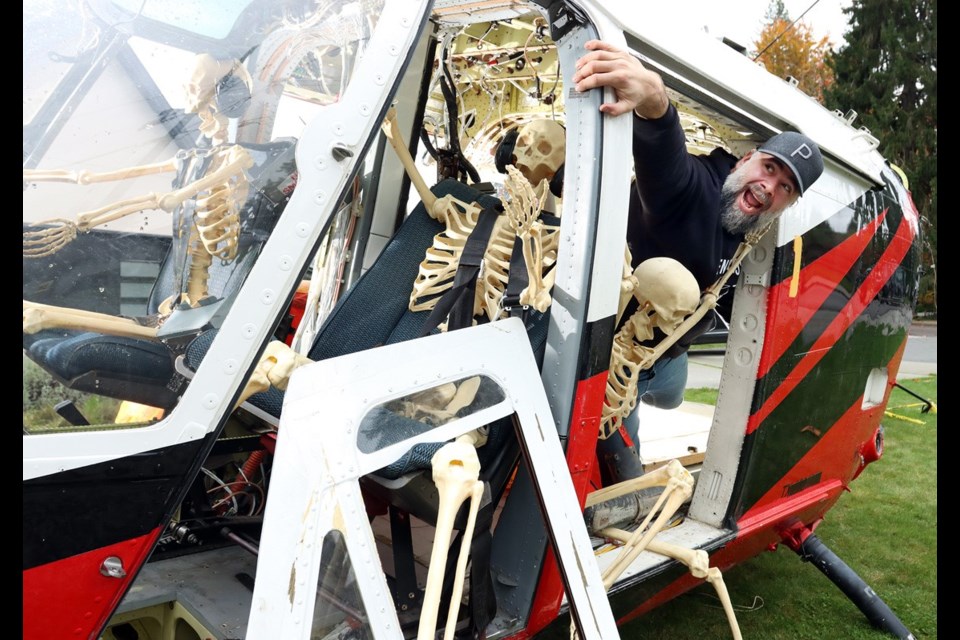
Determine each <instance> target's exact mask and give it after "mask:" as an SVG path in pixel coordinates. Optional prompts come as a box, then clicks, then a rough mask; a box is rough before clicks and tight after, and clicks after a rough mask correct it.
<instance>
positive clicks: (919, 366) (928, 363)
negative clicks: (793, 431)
mask: <svg viewBox="0 0 960 640" xmlns="http://www.w3.org/2000/svg"><path fill="white" fill-rule="evenodd" d="M722 367H723V354H722V353H719V354H718V353H717V352H697V351H691V352H690V366H689V369H688V374H687V388H688V389H701V388H714V389H715V388H717V387H718V386H719V385H720V370H721V369H722ZM936 373H937V323H936V322H915V323H913V325H911V327H910V332H909V333H908V335H907V346H906V348H905V349H904V352H903V361H902V362H901V363H900V371H899V372H898V373H897V379H898V380H907V379H910V378H920V377H924V376H929V375H936Z"/></svg>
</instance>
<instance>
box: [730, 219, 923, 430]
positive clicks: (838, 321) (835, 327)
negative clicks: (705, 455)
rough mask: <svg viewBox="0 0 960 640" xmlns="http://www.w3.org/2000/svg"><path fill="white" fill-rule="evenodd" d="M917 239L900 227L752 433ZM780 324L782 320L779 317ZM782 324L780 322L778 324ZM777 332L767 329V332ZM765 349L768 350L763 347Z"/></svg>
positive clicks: (751, 425)
mask: <svg viewBox="0 0 960 640" xmlns="http://www.w3.org/2000/svg"><path fill="white" fill-rule="evenodd" d="M913 238H914V232H913V229H912V226H911V225H909V224H901V225H900V227H899V228H898V229H897V233H896V235H895V236H894V237H893V239H892V240H891V241H890V244H889V245H888V246H887V248H886V250H884V252H883V255H882V256H881V257H880V259H879V260H878V261H877V264H876V266H875V267H874V268H873V269H872V270H871V271H870V275H868V276H867V278H866V279H865V280H864V281H863V283H862V284H861V285H860V287H859V288H858V289H857V290H856V291H855V292H854V294H853V295H852V296H851V297H850V300H849V301H848V302H847V304H846V305H844V307H843V309H841V310H840V311H839V312H838V313H837V315H836V317H834V319H833V321H832V322H831V323H830V324H829V325H828V326H827V328H826V330H825V331H824V332H823V334H821V335H820V337H819V338H817V340H816V342H814V343H813V346H811V348H810V350H809V351H808V352H807V353H806V354H804V355H803V357H802V358H801V359H800V361H799V362H798V363H797V365H796V366H795V367H794V368H793V370H792V371H791V372H790V373H789V374H788V375H787V376H786V378H785V379H784V381H783V383H782V384H781V385H780V386H779V387H777V389H776V390H774V392H773V393H771V394H770V396H769V397H768V398H767V400H766V402H764V403H763V406H761V407H760V409H758V410H757V412H756V413H754V414H753V415H752V416H750V420H749V421H748V423H747V433H748V434H749V433H753V432H754V431H755V430H756V429H757V428H758V427H759V426H760V425H761V424H762V423H763V421H764V420H766V419H767V416H769V415H770V413H771V412H772V411H773V410H774V409H776V408H777V406H778V405H779V404H780V403H781V402H782V401H783V399H784V398H786V397H787V396H788V395H790V393H791V392H792V391H793V390H794V389H795V388H796V387H797V385H798V384H800V382H801V381H802V380H803V379H804V377H805V376H806V375H807V374H808V373H810V372H811V371H812V370H813V368H814V367H815V366H816V365H817V363H818V362H820V360H821V359H823V357H824V356H825V355H826V354H827V352H828V351H830V349H831V348H832V347H833V345H834V344H835V343H836V342H837V340H839V339H840V337H842V336H843V335H844V333H846V331H847V329H849V328H850V325H851V324H852V323H853V321H854V320H856V319H857V318H858V317H859V316H860V314H861V313H863V310H864V309H866V308H867V306H868V305H869V304H870V303H871V302H872V301H873V299H874V298H875V297H876V296H877V293H879V292H880V289H882V288H883V286H884V285H885V284H886V283H887V281H888V280H889V279H890V276H892V275H893V273H894V271H896V269H897V267H899V266H900V263H901V262H902V261H903V258H904V256H905V255H906V254H907V252H908V251H910V247H911V246H912V243H913ZM767 318H768V322H769V323H773V322H774V321H775V320H774V316H773V315H772V314H769V315H768V316H767ZM776 322H777V323H779V322H780V320H779V319H778V320H776ZM778 326H779V324H778ZM771 333H774V332H773V331H769V330H768V332H767V334H768V335H770V334H771ZM764 351H766V349H764Z"/></svg>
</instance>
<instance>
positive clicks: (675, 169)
mask: <svg viewBox="0 0 960 640" xmlns="http://www.w3.org/2000/svg"><path fill="white" fill-rule="evenodd" d="M633 161H634V169H635V170H636V178H637V182H636V187H637V191H638V195H639V197H640V202H641V203H642V205H643V211H644V215H646V216H649V218H650V219H648V223H653V222H655V221H659V220H663V219H664V218H666V217H670V216H671V215H672V214H673V213H675V212H676V211H677V210H678V209H680V210H683V208H684V206H685V205H686V204H692V203H694V202H697V201H698V199H699V198H700V197H701V196H700V191H701V190H702V182H701V179H702V177H700V176H698V175H697V171H699V170H702V167H699V166H698V165H699V163H697V162H696V161H694V159H693V157H692V156H691V155H690V154H689V153H688V152H687V147H686V141H685V139H684V134H683V128H682V127H681V126H680V116H679V114H678V113H677V109H676V107H675V106H674V105H673V104H671V105H670V106H669V108H668V109H667V113H665V114H664V115H663V116H662V117H661V118H657V119H656V120H645V119H643V118H640V117H638V116H636V115H634V116H633Z"/></svg>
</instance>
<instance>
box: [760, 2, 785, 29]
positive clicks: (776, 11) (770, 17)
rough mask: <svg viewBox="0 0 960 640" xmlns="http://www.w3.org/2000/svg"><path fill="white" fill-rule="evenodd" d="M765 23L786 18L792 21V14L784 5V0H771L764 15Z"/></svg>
mask: <svg viewBox="0 0 960 640" xmlns="http://www.w3.org/2000/svg"><path fill="white" fill-rule="evenodd" d="M763 20H764V22H763V23H764V24H771V23H772V22H773V21H774V20H786V21H787V22H790V14H789V13H788V12H787V7H786V6H784V4H783V0H771V2H770V5H769V6H768V7H767V12H766V13H765V14H764V16H763Z"/></svg>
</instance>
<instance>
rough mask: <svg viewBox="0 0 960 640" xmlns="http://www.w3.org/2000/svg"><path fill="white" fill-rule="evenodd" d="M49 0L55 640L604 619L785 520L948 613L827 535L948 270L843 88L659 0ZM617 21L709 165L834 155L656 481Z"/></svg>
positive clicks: (46, 499) (779, 226)
mask: <svg viewBox="0 0 960 640" xmlns="http://www.w3.org/2000/svg"><path fill="white" fill-rule="evenodd" d="M23 18H24V33H25V34H27V33H29V34H31V37H30V38H26V37H25V38H24V100H23V104H24V126H23V135H24V138H23V170H24V178H23V188H24V192H23V194H24V198H23V212H24V219H23V270H24V276H23V367H24V418H23V420H24V424H23V483H22V489H23V561H24V566H23V628H24V638H29V639H31V640H33V639H47V638H68V637H69V638H73V637H84V638H104V639H105V640H126V639H129V638H137V639H139V640H149V639H154V638H169V637H176V638H178V639H179V638H183V639H187V638H216V639H217V640H227V639H234V638H250V639H251V640H252V639H257V638H285V639H286V638H328V639H331V640H332V639H335V638H337V639H343V640H346V639H348V638H418V639H420V640H423V639H426V638H435V637H443V638H445V639H446V638H452V637H455V636H457V637H483V638H534V637H544V638H546V637H560V636H563V637H569V636H570V634H576V636H578V637H580V638H598V639H599V638H602V639H604V640H608V639H610V638H615V637H619V635H618V630H617V629H618V625H619V624H622V623H623V622H625V621H628V620H632V619H635V618H637V617H638V616H642V615H643V614H644V613H646V612H647V611H649V610H651V609H653V608H654V607H656V606H659V605H660V604H663V603H665V602H667V601H670V600H672V599H673V598H676V597H677V596H679V595H681V594H682V593H684V592H687V591H689V590H690V589H693V588H694V587H696V586H697V585H698V584H700V583H702V582H703V581H705V580H706V581H708V582H710V583H711V584H712V585H714V587H715V588H716V589H717V593H718V594H719V595H720V596H721V598H722V596H723V594H724V586H723V580H722V572H723V571H726V570H727V569H729V568H731V567H733V566H735V565H737V564H739V563H742V562H744V561H746V560H748V559H750V558H752V557H754V556H756V555H758V554H759V553H761V552H763V551H765V550H767V549H769V548H771V547H776V546H778V545H784V546H787V547H789V548H791V549H793V550H794V551H797V553H799V554H801V555H805V556H806V557H807V558H809V559H811V560H812V561H813V562H814V563H815V564H818V565H819V566H820V568H821V569H822V570H824V572H825V573H828V574H829V575H830V577H831V579H832V580H833V581H834V582H835V583H836V584H837V585H838V586H839V587H840V588H841V589H843V590H844V593H846V594H847V595H848V597H849V598H850V599H851V600H852V601H853V602H854V603H855V604H856V605H857V606H858V607H859V608H860V609H861V610H862V611H863V612H864V614H865V615H866V616H867V617H868V619H869V620H870V621H871V623H873V624H874V625H875V626H878V627H879V628H882V629H884V630H886V631H889V632H890V633H891V634H892V635H896V636H898V637H901V638H912V634H911V633H910V632H909V630H907V629H906V627H905V626H904V625H903V624H902V623H901V622H900V620H899V619H898V618H897V617H896V615H895V614H894V613H893V612H892V611H890V609H889V607H887V606H886V605H885V604H884V603H883V601H882V599H880V597H879V596H878V595H877V594H876V593H874V592H873V590H872V589H870V588H869V586H868V585H866V584H865V583H864V582H863V581H862V579H860V578H859V576H857V574H856V573H855V572H854V571H853V570H852V569H851V568H849V567H847V566H846V565H845V564H844V563H843V562H842V560H840V559H839V558H837V557H836V556H835V555H834V554H832V552H831V551H830V550H829V549H827V548H826V547H825V545H823V544H822V542H820V541H819V539H818V538H817V537H816V535H815V533H814V529H815V527H816V526H817V524H818V523H819V522H820V521H821V520H822V518H823V516H824V514H825V513H827V512H828V511H829V510H830V509H831V508H832V507H833V506H834V505H835V504H836V503H837V502H838V500H839V499H840V497H841V495H842V494H843V493H844V491H845V490H846V489H847V488H848V486H849V485H850V483H851V482H853V481H854V480H855V479H856V478H857V477H858V476H859V475H860V474H861V473H862V472H863V471H864V469H865V468H866V467H867V466H868V465H870V464H872V463H873V462H876V461H878V460H880V459H881V458H882V454H883V426H882V424H881V419H882V417H883V414H884V410H885V408H886V405H887V402H888V399H889V395H890V392H891V390H892V388H893V386H894V384H895V383H896V376H897V371H898V368H899V366H900V362H901V359H902V357H903V352H904V348H905V344H906V337H907V330H908V328H909V326H910V323H911V321H912V318H913V312H914V308H915V305H916V301H917V295H918V290H919V281H918V273H919V264H920V227H919V222H918V218H919V216H918V212H917V210H916V208H915V206H914V204H913V202H912V200H911V198H910V194H909V191H908V189H907V186H906V184H905V178H904V177H903V174H902V172H901V171H900V170H899V169H898V168H897V167H895V166H893V165H891V164H890V163H888V162H887V161H886V160H885V159H884V158H883V157H882V156H881V155H880V154H879V153H878V151H877V147H878V144H879V141H878V140H877V138H876V137H874V136H873V135H872V134H871V133H870V132H869V131H867V130H865V129H862V128H856V127H854V126H853V124H852V123H853V118H851V117H850V116H849V115H848V114H842V113H835V112H831V111H829V110H827V109H825V108H824V107H823V106H821V105H820V104H818V103H817V102H816V101H815V100H813V99H812V98H810V97H809V96H807V95H805V94H803V93H802V92H801V91H800V90H799V89H798V88H797V87H796V86H795V83H792V82H790V81H789V80H784V79H780V78H777V77H775V76H773V75H771V74H769V73H768V72H766V71H765V70H764V69H762V68H761V67H759V66H757V65H756V64H754V63H752V62H751V61H750V60H749V59H748V58H747V57H745V56H744V55H743V54H742V53H741V52H740V51H738V50H736V49H735V48H732V47H730V46H728V45H727V44H725V43H723V42H721V41H719V40H716V39H712V38H710V37H708V36H706V35H705V34H699V36H696V35H694V34H691V33H690V32H688V31H680V30H679V29H678V28H677V27H676V26H675V25H671V24H669V23H662V22H660V21H658V20H655V19H653V17H652V16H647V15H644V12H643V11H642V10H639V9H638V8H637V7H636V6H635V5H633V4H631V3H627V2H598V1H591V0H577V1H574V0H536V1H535V0H529V1H527V0H487V1H475V0H474V1H471V0H435V1H433V2H430V1H423V0H408V1H406V2H399V1H398V0H318V1H316V2H313V1H306V0H289V1H288V0H281V1H271V0H250V1H248V2H243V3H234V2H202V3H191V2H184V3H175V4H173V5H171V4H170V3H168V2H152V1H150V0H146V1H144V0H80V1H78V2H75V3H69V4H67V5H64V4H63V3H53V2H45V1H43V0H32V1H31V2H28V3H25V5H24V16H23ZM593 39H598V40H603V41H606V42H609V43H612V44H614V45H616V46H619V47H621V48H623V49H626V50H628V51H629V52H630V53H631V54H632V55H635V56H637V57H638V58H639V59H640V60H641V61H642V62H643V63H644V64H645V65H647V66H649V67H650V68H652V69H654V70H656V71H657V72H658V73H659V74H660V75H661V76H662V77H663V79H664V83H665V85H666V86H667V90H668V93H669V95H670V98H671V101H672V102H673V103H674V104H675V105H676V106H677V109H678V111H679V112H680V114H681V120H682V123H683V126H684V132H685V136H686V142H687V146H688V149H689V150H691V152H694V153H707V152H709V151H710V150H712V149H715V148H724V149H726V150H728V151H730V152H731V153H734V154H736V155H741V154H743V153H745V152H747V151H749V150H752V149H755V148H756V147H757V146H758V145H759V144H761V143H762V142H763V141H764V140H766V139H768V138H769V137H771V136H773V135H775V134H777V133H780V132H784V131H803V132H804V133H805V134H806V135H808V136H809V137H811V138H812V139H813V140H815V141H816V142H817V144H818V145H819V146H820V148H821V151H822V153H823V157H824V165H825V168H824V172H823V175H822V176H821V177H820V179H819V180H818V181H817V182H816V184H815V185H813V186H812V187H811V188H810V190H809V192H808V193H807V194H806V195H804V197H803V198H802V199H801V200H800V201H799V202H798V203H797V204H796V205H795V206H794V207H792V208H791V209H790V211H789V213H788V214H787V215H784V216H783V217H782V218H780V219H779V220H778V221H777V222H776V223H775V224H774V225H773V226H772V227H771V228H770V229H769V230H767V231H766V232H765V233H763V234H762V235H760V236H758V237H753V238H751V242H750V243H749V244H747V245H745V246H744V247H743V251H742V253H740V254H738V258H737V264H736V265H732V267H731V269H730V270H729V271H728V272H727V274H725V278H724V279H723V282H722V283H720V284H723V285H731V286H730V287H729V288H728V289H726V294H725V295H726V296H727V301H728V302H729V304H730V310H729V325H728V329H727V338H726V349H725V357H724V366H723V372H722V377H721V384H720V389H719V395H718V399H717V404H716V407H715V410H714V411H713V413H712V414H711V415H709V416H707V417H705V418H704V419H703V420H700V421H699V424H700V426H701V427H702V428H701V432H700V436H702V440H698V443H699V444H698V446H697V447H696V448H695V450H694V451H693V452H692V453H691V449H690V448H689V447H687V446H685V445H684V446H682V447H681V449H680V450H679V451H678V452H669V453H667V454H664V455H663V457H662V459H658V460H652V459H651V460H645V462H646V463H649V464H645V469H648V473H646V474H645V475H644V476H642V477H641V478H640V479H639V481H638V482H630V483H628V484H626V485H623V486H621V485H620V484H613V485H609V486H603V482H602V479H601V477H600V472H599V469H598V461H597V456H596V444H597V440H598V438H600V437H603V435H604V432H605V429H608V428H609V420H608V416H609V414H610V409H611V408H612V407H613V403H612V401H611V400H610V396H609V394H608V390H609V389H610V387H611V379H612V378H611V376H613V375H614V374H612V373H611V371H612V370H613V369H614V368H615V366H616V364H617V362H620V361H618V360H617V359H616V358H615V351H616V349H615V347H616V344H617V339H618V337H617V336H618V334H617V331H616V326H617V324H618V320H619V315H620V313H621V306H622V299H623V296H624V290H625V289H624V287H625V283H626V282H628V281H629V277H628V276H629V270H625V268H624V264H625V256H624V252H623V249H622V248H623V246H624V238H625V233H626V228H627V215H628V214H627V212H628V200H629V189H630V181H631V171H632V170H633V163H632V158H631V151H630V148H629V145H628V144H624V143H623V140H625V139H629V136H630V135H631V133H630V132H631V120H630V117H629V116H610V115H604V114H603V113H602V112H601V111H600V109H599V107H600V105H601V104H602V103H603V102H604V101H607V100H609V99H610V95H609V90H606V91H604V90H593V91H588V92H583V93H581V92H577V91H575V89H573V87H572V82H571V78H572V76H573V74H574V71H575V63H576V60H577V59H578V58H579V57H580V56H581V55H582V54H583V52H584V44H585V43H586V42H587V41H589V40H593ZM538 127H540V128H542V130H544V131H554V132H557V131H560V132H561V133H554V134H546V135H545V137H542V138H540V139H538V140H534V141H532V142H531V141H530V140H526V139H525V138H524V134H525V132H528V131H532V130H536V129H537V128H538ZM544 127H545V129H544ZM550 127H553V128H552V129H550ZM557 127H559V129H557ZM525 140H526V141H525ZM508 141H509V142H508ZM545 141H546V142H549V145H548V146H549V147H550V148H549V149H548V150H544V149H539V151H537V149H535V147H538V146H539V145H540V144H542V143H544V142H545ZM525 144H526V145H527V146H528V147H530V148H529V149H526V150H524V149H521V148H520V147H523V145H525ZM524 153H527V154H533V153H541V154H542V155H543V156H548V155H549V156H551V157H552V162H553V164H552V165H550V166H551V167H552V170H551V172H550V175H549V176H548V177H541V175H540V174H537V173H536V172H535V171H532V170H531V171H530V172H527V173H524V172H523V171H521V170H520V169H519V168H518V165H519V164H520V162H519V160H516V157H517V156H518V155H523V154H524ZM524 157H530V156H524ZM530 166H532V165H530ZM561 167H562V171H560V168H561ZM528 168H529V167H528ZM431 172H433V173H435V176H436V179H435V180H434V179H433V178H432V177H431V178H430V179H428V178H426V177H425V176H428V175H431ZM533 176H536V177H533ZM481 227H484V228H485V229H486V233H487V234H488V235H487V236H485V237H484V236H481V235H480V234H479V233H477V232H476V229H479V228H481ZM515 238H520V241H517V240H515ZM733 285H735V286H733ZM701 293H702V295H703V297H702V298H700V299H698V303H699V306H698V307H697V309H696V310H695V311H691V312H690V313H688V314H687V315H686V317H685V318H680V319H678V320H679V322H678V327H680V328H689V327H690V326H691V325H692V324H693V320H695V319H696V317H703V316H704V315H705V314H709V313H713V312H714V309H715V307H716V299H717V292H716V291H713V290H708V291H706V292H698V296H699V295H700V294H701ZM644 362H645V363H646V364H649V362H647V361H644ZM614 386H615V385H614ZM676 419H679V418H676ZM673 421H674V419H673V418H670V417H669V414H668V415H667V416H665V417H663V418H662V422H663V423H664V424H663V425H661V426H662V427H663V428H664V429H666V430H669V427H670V424H671V423H672V422H673ZM642 450H643V449H642ZM624 500H626V501H627V503H629V504H630V505H631V508H632V511H631V512H630V514H629V517H628V518H627V519H626V520H618V519H617V517H616V516H617V513H615V511H616V509H612V510H608V511H604V510H603V507H604V505H611V504H613V505H619V504H623V501H624ZM726 604H728V601H727V603H726ZM725 614H726V615H727V616H728V618H729V620H730V627H731V633H732V635H733V636H734V637H739V631H738V628H737V624H736V620H735V615H734V612H733V611H732V607H729V606H725Z"/></svg>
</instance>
